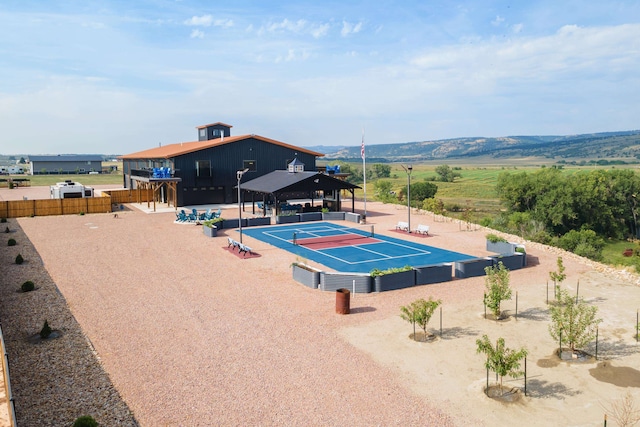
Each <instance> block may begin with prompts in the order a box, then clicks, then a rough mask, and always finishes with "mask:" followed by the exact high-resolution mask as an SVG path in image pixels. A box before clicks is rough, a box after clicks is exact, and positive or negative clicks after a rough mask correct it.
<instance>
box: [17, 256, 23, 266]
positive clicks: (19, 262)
mask: <svg viewBox="0 0 640 427" xmlns="http://www.w3.org/2000/svg"><path fill="white" fill-rule="evenodd" d="M23 262H24V258H22V255H20V254H18V255H16V264H18V265H20V264H22V263H23Z"/></svg>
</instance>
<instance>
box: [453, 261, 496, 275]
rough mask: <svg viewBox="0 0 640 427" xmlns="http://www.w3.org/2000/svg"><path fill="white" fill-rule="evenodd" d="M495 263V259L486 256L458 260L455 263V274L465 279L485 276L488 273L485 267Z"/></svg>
mask: <svg viewBox="0 0 640 427" xmlns="http://www.w3.org/2000/svg"><path fill="white" fill-rule="evenodd" d="M492 265H493V259H492V258H490V257H486V258H474V259H470V260H467V261H456V263H455V276H456V278H458V279H464V278H467V277H476V276H484V275H486V274H487V272H486V271H484V269H485V268H486V267H491V266H492Z"/></svg>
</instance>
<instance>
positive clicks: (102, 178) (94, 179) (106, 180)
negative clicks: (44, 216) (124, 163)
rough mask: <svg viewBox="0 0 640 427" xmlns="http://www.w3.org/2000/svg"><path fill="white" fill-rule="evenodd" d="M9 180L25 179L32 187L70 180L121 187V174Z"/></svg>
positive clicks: (34, 176)
mask: <svg viewBox="0 0 640 427" xmlns="http://www.w3.org/2000/svg"><path fill="white" fill-rule="evenodd" d="M10 177H11V178H17V179H23V178H26V179H28V180H29V182H30V183H31V186H32V187H39V186H49V185H53V184H55V183H56V182H64V181H66V180H71V181H74V182H79V183H81V184H82V185H114V186H115V185H122V173H110V174H106V173H105V174H98V175H89V174H81V175H75V174H74V175H10Z"/></svg>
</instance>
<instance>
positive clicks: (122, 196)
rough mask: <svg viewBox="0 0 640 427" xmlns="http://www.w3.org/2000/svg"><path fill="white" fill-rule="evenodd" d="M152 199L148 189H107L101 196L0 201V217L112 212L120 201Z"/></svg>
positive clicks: (137, 201) (130, 201) (133, 201)
mask: <svg viewBox="0 0 640 427" xmlns="http://www.w3.org/2000/svg"><path fill="white" fill-rule="evenodd" d="M152 200H153V192H152V191H150V190H127V189H125V190H108V191H103V192H102V197H86V198H82V199H80V198H78V199H34V200H6V201H0V218H19V217H25V216H47V215H77V214H82V213H86V214H90V213H105V212H113V206H114V205H116V206H117V205H119V204H121V203H142V202H147V201H152Z"/></svg>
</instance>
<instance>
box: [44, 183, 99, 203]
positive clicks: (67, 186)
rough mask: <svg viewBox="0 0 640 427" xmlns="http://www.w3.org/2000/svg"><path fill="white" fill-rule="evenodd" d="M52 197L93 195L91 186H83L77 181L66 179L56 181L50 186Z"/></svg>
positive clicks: (68, 197)
mask: <svg viewBox="0 0 640 427" xmlns="http://www.w3.org/2000/svg"><path fill="white" fill-rule="evenodd" d="M50 189H51V190H50V191H51V198H52V199H80V198H84V197H93V188H91V187H85V186H84V185H82V184H80V183H79V182H73V181H71V180H67V181H65V182H58V183H56V185H52V186H51V187H50Z"/></svg>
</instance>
